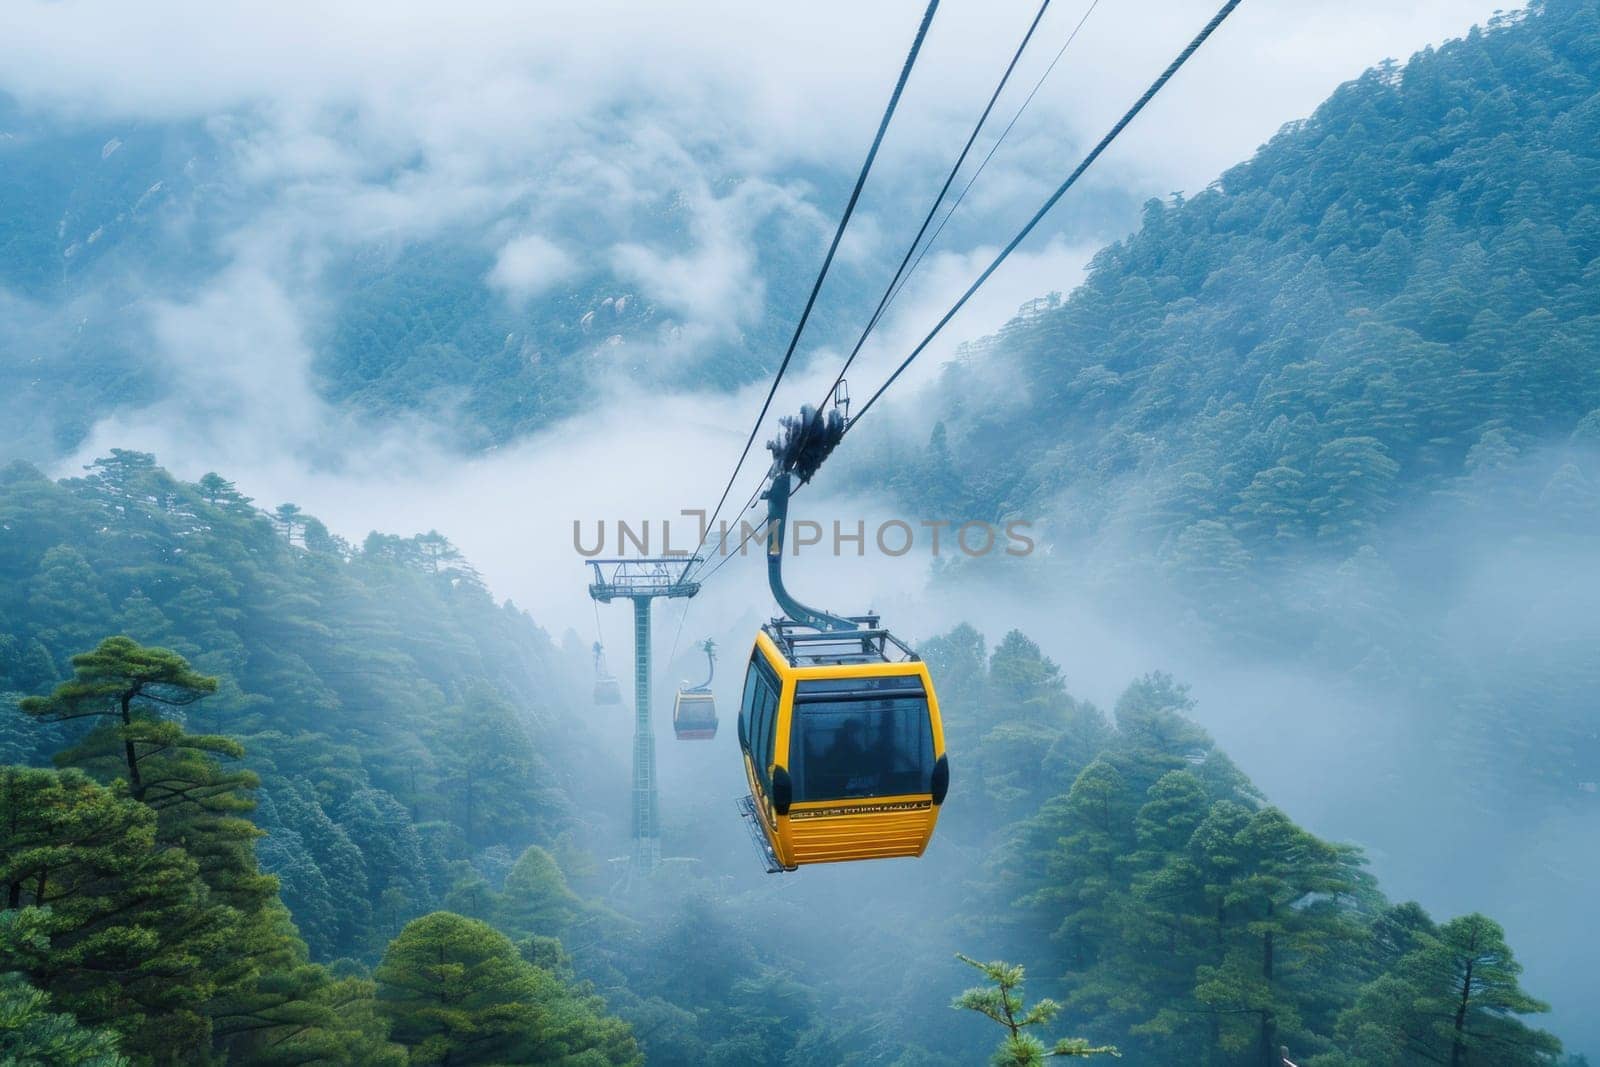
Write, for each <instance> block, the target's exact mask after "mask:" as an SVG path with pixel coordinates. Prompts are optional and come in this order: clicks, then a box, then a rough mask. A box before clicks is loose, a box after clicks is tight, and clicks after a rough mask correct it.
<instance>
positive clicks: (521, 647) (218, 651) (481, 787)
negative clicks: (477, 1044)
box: [0, 452, 604, 959]
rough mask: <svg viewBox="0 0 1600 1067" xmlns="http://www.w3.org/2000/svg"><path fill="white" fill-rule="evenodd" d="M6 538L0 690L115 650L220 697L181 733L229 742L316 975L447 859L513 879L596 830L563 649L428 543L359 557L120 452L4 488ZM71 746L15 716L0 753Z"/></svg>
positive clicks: (419, 895)
mask: <svg viewBox="0 0 1600 1067" xmlns="http://www.w3.org/2000/svg"><path fill="white" fill-rule="evenodd" d="M0 528H3V529H4V531H5V536H4V537H3V538H0V620H3V626H0V688H3V689H4V690H8V691H10V692H12V694H13V699H14V698H15V694H23V693H37V692H41V691H45V690H47V689H48V688H49V687H51V686H53V685H54V684H55V683H56V682H57V681H59V680H60V679H61V678H62V677H64V676H66V675H67V674H68V673H70V668H69V662H68V661H69V659H70V657H72V656H73V655H75V654H77V653H80V652H84V651H87V650H89V649H90V648H92V647H94V645H95V644H96V643H97V642H98V641H99V640H100V639H101V638H102V637H105V636H107V635H111V634H126V635H128V636H130V637H132V638H134V639H135V640H136V641H139V642H141V643H143V644H147V645H157V646H162V647H167V648H171V649H173V650H174V651H176V652H178V653H180V654H182V655H184V656H185V657H187V658H188V659H189V660H190V661H191V662H192V664H193V665H194V667H195V668H196V669H197V670H199V671H202V672H206V673H209V674H213V675H216V676H218V677H220V678H221V679H223V682H222V687H221V690H220V691H219V692H218V693H217V694H216V695H215V696H212V697H208V698H207V699H206V701H205V702H203V703H201V704H198V705H196V707H195V708H194V710H193V711H192V713H190V714H189V716H188V718H189V720H190V721H189V724H188V725H189V727H190V728H191V729H194V730H198V731H201V732H226V733H227V734H229V735H231V736H234V737H236V738H238V739H239V740H241V741H242V742H243V744H244V746H245V748H246V751H247V753H248V756H247V765H248V766H250V767H251V768H253V769H254V770H256V771H257V772H258V773H259V774H260V776H261V778H262V780H263V785H264V789H263V801H262V805H261V808H260V810H259V812H258V819H259V821H260V822H262V824H263V825H267V826H271V827H273V828H275V829H277V830H279V831H280V832H278V833H275V834H273V835H272V836H271V837H269V838H268V839H267V840H266V841H264V842H263V845H262V856H263V862H264V866H265V868H266V869H267V870H268V871H270V872H272V873H275V874H278V875H279V877H280V878H281V879H282V881H283V885H284V896H285V899H286V901H287V902H288V904H289V906H290V908H291V909H292V910H293V911H294V913H295V916H296V920H297V922H298V923H299V925H300V928H301V931H302V933H303V934H304V935H305V937H306V939H307V941H308V942H309V943H310V945H311V946H312V949H313V951H315V952H316V953H317V954H318V955H319V956H320V957H322V958H330V959H331V958H333V957H336V956H339V955H347V954H356V953H361V952H365V951H369V950H370V949H371V948H372V947H373V946H374V945H378V946H381V944H382V943H383V942H384V941H386V940H387V939H388V937H389V936H392V934H393V933H394V931H395V929H397V925H396V924H397V923H399V922H400V921H403V920H404V919H405V918H408V917H410V916H411V915H415V914H417V913H419V912H420V911H424V910H426V909H427V908H428V907H430V906H431V905H433V904H435V903H437V902H438V901H439V900H441V899H442V898H443V896H444V894H445V893H446V892H447V891H448V890H449V889H450V886H451V876H450V875H449V874H448V866H449V863H450V862H451V861H452V860H465V859H476V860H477V861H478V862H479V863H480V864H488V865H489V866H490V867H492V866H493V865H494V863H496V862H499V863H500V864H501V865H502V866H505V865H509V862H510V860H511V859H514V858H515V855H514V854H511V855H509V856H507V857H506V858H504V859H501V860H498V861H496V860H495V858H494V857H495V856H496V855H497V852H496V850H497V849H498V853H504V852H505V851H506V849H507V848H508V847H510V846H515V847H516V848H517V849H519V850H520V848H521V847H523V846H525V845H527V844H529V843H531V842H534V841H538V842H542V843H544V844H547V845H552V846H554V845H555V844H556V842H557V841H558V839H560V837H561V834H562V833H563V832H565V831H572V830H573V829H575V828H578V827H579V826H580V825H581V823H580V819H593V818H596V817H600V818H603V817H604V816H603V814H597V813H594V812H587V813H585V814H584V815H583V816H579V815H578V813H576V812H574V811H573V809H572V807H571V804H570V800H569V797H570V784H571V783H570V779H569V778H568V777H567V775H568V774H569V772H568V771H567V770H566V768H568V767H571V766H573V765H574V764H577V763H581V762H582V760H581V758H580V755H579V754H580V753H582V752H584V751H585V749H584V748H583V743H584V739H583V737H582V735H580V734H578V733H576V732H575V729H574V723H573V722H572V720H571V719H570V718H569V717H568V716H567V715H565V714H564V708H565V706H566V705H567V703H569V701H570V699H571V694H572V692H573V690H572V689H571V688H570V681H569V675H568V673H567V672H566V671H565V670H564V669H563V665H562V657H561V654H560V652H559V650H557V649H556V648H555V647H554V646H553V645H551V643H550V641H549V639H548V638H547V637H546V636H545V635H544V633H543V632H542V631H540V630H539V629H538V628H537V627H536V626H535V625H534V624H533V623H532V622H531V621H530V620H529V618H528V617H527V615H526V614H524V613H522V612H521V611H518V610H517V609H516V608H514V607H513V606H512V605H510V604H505V605H496V604H495V603H494V602H493V600H492V599H491V598H490V596H489V594H488V593H487V592H486V591H485V589H484V587H483V585H482V583H481V582H479V581H478V579H477V577H476V575H475V574H474V573H473V572H472V570H471V569H470V568H469V567H467V566H466V565H465V563H463V562H462V561H461V560H460V558H459V555H458V554H457V553H456V552H455V550H454V549H453V548H452V547H451V546H450V544H449V542H448V541H446V540H445V539H444V538H443V537H441V536H438V535H426V536H422V537H417V538H412V539H401V538H398V537H387V536H383V535H377V534H374V535H373V536H372V537H370V538H369V539H368V541H367V543H366V544H365V545H363V546H362V547H361V548H360V549H354V548H352V547H351V546H349V545H345V544H343V543H342V542H340V541H339V540H338V539H337V538H334V537H331V536H330V535H329V534H328V532H327V530H326V529H325V528H324V527H323V526H322V524H321V523H319V522H317V521H316V520H315V519H312V518H309V517H305V516H301V515H299V514H297V513H296V512H295V510H294V509H293V508H289V509H286V510H284V511H282V512H281V513H279V515H278V517H277V518H276V521H271V520H269V519H268V518H267V516H266V515H264V514H263V513H262V512H259V511H257V510H256V509H255V508H254V507H253V506H252V505H251V504H250V502H249V501H248V500H247V499H246V498H244V497H243V496H241V495H240V494H239V493H238V492H237V491H236V490H234V488H233V487H232V485H231V484H229V483H228V482H226V481H224V480H223V479H221V478H215V477H212V478H207V479H206V480H204V481H203V482H201V483H200V484H197V485H196V484H188V483H183V482H179V481H177V480H175V479H173V478H172V477H170V476H169V475H167V474H166V472H165V471H163V470H161V469H160V468H158V467H156V466H155V464H154V461H153V459H152V457H149V456H146V455H142V454H139V453H129V452H119V453H117V454H115V455H114V456H112V457H108V458H107V459H106V460H105V461H103V462H101V463H99V464H96V465H95V466H94V467H93V468H92V469H91V470H90V471H89V472H88V473H87V474H86V475H85V476H84V477H83V478H79V479H71V480H68V481H66V482H62V483H54V482H51V481H50V480H48V479H46V478H44V477H43V476H41V475H40V474H38V473H37V472H36V471H34V470H33V469H31V468H29V467H26V466H23V465H17V466H13V467H11V468H9V469H7V470H6V472H5V474H4V476H3V478H0ZM64 728H65V727H57V728H54V729H48V728H47V729H41V727H40V725H38V724H34V723H27V722H23V721H21V720H20V719H19V718H18V717H17V716H15V715H11V714H8V715H6V716H5V717H4V718H0V749H3V752H4V755H5V758H6V759H8V760H9V761H13V762H29V763H36V764H37V763H40V762H44V763H48V754H49V753H50V752H52V751H53V750H54V749H55V748H57V747H59V745H60V744H61V743H62V742H63V741H65V740H72V738H70V737H63V736H62V734H61V732H60V731H61V730H62V729H64ZM352 839H354V840H358V841H361V842H362V844H361V845H359V846H355V847H354V848H352Z"/></svg>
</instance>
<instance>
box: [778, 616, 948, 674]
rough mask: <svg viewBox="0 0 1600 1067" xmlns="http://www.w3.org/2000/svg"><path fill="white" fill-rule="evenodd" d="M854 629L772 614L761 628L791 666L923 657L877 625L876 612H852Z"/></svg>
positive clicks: (895, 661) (887, 661)
mask: <svg viewBox="0 0 1600 1067" xmlns="http://www.w3.org/2000/svg"><path fill="white" fill-rule="evenodd" d="M848 618H849V621H851V622H853V623H855V624H856V626H857V628H856V629H854V630H816V629H813V628H812V627H809V626H805V625H803V624H801V623H798V622H795V621H794V620H793V619H786V618H775V619H773V620H772V621H770V622H768V623H767V624H766V625H765V626H763V627H762V628H761V629H762V630H763V631H765V633H766V635H767V636H768V637H770V638H772V643H773V644H775V645H777V646H778V651H779V652H781V653H783V658H784V659H786V660H788V661H789V664H790V665H791V666H794V667H835V666H839V665H841V664H847V663H915V662H917V661H918V660H920V659H921V658H922V657H921V656H919V655H917V654H916V652H915V651H913V650H912V648H911V646H910V645H908V644H906V643H905V642H904V641H902V640H900V639H899V638H898V637H896V636H895V635H894V634H892V633H890V632H889V631H888V630H885V629H884V628H883V627H881V626H879V625H878V616H876V615H851V616H848Z"/></svg>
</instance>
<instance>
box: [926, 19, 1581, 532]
mask: <svg viewBox="0 0 1600 1067" xmlns="http://www.w3.org/2000/svg"><path fill="white" fill-rule="evenodd" d="M1597 26H1600V8H1597V7H1596V5H1595V4H1594V3H1593V2H1591V0H1549V2H1546V3H1540V4H1536V5H1534V7H1533V8H1532V10H1531V11H1530V12H1529V13H1528V14H1527V15H1526V16H1525V17H1524V16H1521V15H1517V16H1506V17H1504V18H1502V19H1500V20H1498V21H1497V22H1496V23H1495V24H1493V25H1492V26H1491V27H1490V28H1489V29H1488V30H1482V31H1480V30H1477V29H1474V30H1473V32H1472V33H1471V34H1469V35H1468V36H1467V37H1466V38H1465V39H1463V40H1458V41H1453V42H1450V43H1449V44H1446V45H1444V46H1443V47H1441V48H1439V49H1438V50H1437V51H1435V50H1428V51H1425V52H1423V53H1421V54H1419V55H1418V56H1416V57H1415V58H1413V59H1412V60H1411V62H1409V63H1408V64H1406V65H1405V66H1404V67H1397V66H1395V65H1393V64H1386V65H1384V66H1382V67H1379V68H1376V69H1374V70H1371V71H1369V72H1367V74H1365V75H1364V76H1363V77H1361V78H1360V79H1358V80H1356V81H1354V82H1351V83H1349V84H1347V85H1345V86H1344V87H1342V88H1341V89H1340V90H1339V91H1338V92H1336V93H1335V94H1334V95H1333V97H1332V98H1330V99H1329V100H1328V101H1327V103H1325V104H1324V105H1323V106H1322V107H1321V108H1319V109H1318V111H1317V112H1316V114H1315V115H1314V116H1312V117H1311V118H1310V119H1308V120H1306V121H1304V122H1300V123H1295V124H1292V125H1290V126H1288V127H1286V128H1285V129H1284V130H1283V131H1282V132H1281V133H1280V134H1279V135H1278V136H1276V137H1275V138H1273V140H1272V141H1271V142H1270V143H1268V144H1267V145H1266V146H1265V147H1263V148H1262V149H1261V151H1260V152H1259V153H1257V155H1256V156H1255V158H1254V159H1252V160H1250V161H1249V162H1248V163H1245V164H1242V165H1240V166H1238V167H1235V168H1234V169H1232V170H1230V171H1228V172H1227V173H1226V174H1224V175H1223V176H1222V178H1221V179H1219V180H1218V181H1217V183H1216V184H1215V185H1214V186H1213V187H1211V188H1209V189H1207V190H1205V191H1203V192H1201V193H1199V194H1197V195H1195V196H1192V197H1189V198H1187V199H1185V198H1182V197H1178V198H1176V199H1174V200H1173V201H1172V202H1167V203H1163V202H1159V201H1152V202H1151V203H1150V204H1149V205H1147V207H1146V212H1145V219H1144V224H1143V226H1142V227H1141V229H1140V231H1139V232H1138V233H1137V234H1135V235H1134V236H1132V237H1130V238H1129V239H1127V240H1126V241H1123V242H1119V243H1117V244H1115V245H1112V246H1111V247H1109V248H1107V249H1105V250H1104V251H1102V252H1101V253H1100V254H1099V255H1098V256H1097V257H1096V259H1095V260H1094V263H1093V266H1092V269H1091V271H1090V273H1089V276H1088V278H1087V280H1086V281H1085V283H1084V285H1083V286H1082V287H1081V288H1080V289H1078V290H1076V291H1075V292H1073V293H1072V295H1071V296H1070V297H1069V298H1068V299H1066V300H1065V301H1060V302H1057V303H1056V306H1047V307H1043V308H1040V309H1037V310H1036V311H1035V312H1034V313H1032V314H1030V315H1028V316H1027V317H1025V318H1022V319H1019V320H1017V321H1016V322H1014V323H1012V325H1011V326H1010V328H1008V329H1007V330H1006V331H1005V333H1004V334H1003V335H1001V336H1000V337H998V338H995V339H992V340H991V341H990V342H989V343H988V345H987V346H985V350H984V351H983V353H982V354H983V356H984V357H986V358H989V357H992V358H997V359H1000V360H1002V361H1006V362H1009V363H1014V364H1015V365H1016V366H1017V368H1018V369H1019V372H1020V373H1021V375H1022V385H1021V388H1020V389H1019V390H1018V401H1019V405H1020V407H1019V408H1011V407H1007V406H1004V405H1002V407H1001V409H1000V410H998V411H996V412H993V413H992V414H991V413H989V412H986V411H983V410H967V411H963V412H962V413H961V417H960V418H958V419H956V420H953V423H952V425H950V426H949V427H948V431H949V437H948V439H947V446H948V447H949V449H950V450H951V451H952V452H954V453H955V454H957V455H959V456H960V457H961V461H962V465H963V466H967V465H968V464H969V461H970V466H971V467H974V468H977V469H978V470H979V471H981V473H978V474H973V475H971V476H970V480H962V481H961V483H960V486H959V487H960V489H961V490H964V493H965V495H966V496H967V497H968V498H970V502H971V506H973V507H982V508H984V509H986V510H991V509H992V510H999V511H1007V510H1016V509H1020V508H1023V507H1026V506H1028V505H1030V504H1036V503H1037V502H1039V501H1041V500H1048V499H1050V498H1052V497H1053V496H1054V495H1055V494H1057V493H1059V492H1061V491H1063V490H1066V489H1075V490H1077V499H1078V500H1079V502H1080V506H1089V507H1090V508H1092V509H1093V510H1092V511H1091V515H1092V519H1093V520H1094V521H1098V522H1105V521H1108V520H1109V519H1111V518H1113V517H1115V518H1116V519H1117V520H1118V521H1119V522H1120V523H1121V524H1122V525H1123V526H1124V527H1126V528H1127V529H1128V530H1129V531H1130V532H1132V533H1134V534H1138V535H1143V536H1145V537H1148V538H1149V539H1151V540H1152V541H1153V542H1154V543H1155V544H1156V545H1157V546H1159V548H1160V549H1161V550H1162V551H1163V552H1164V553H1165V554H1172V553H1176V552H1178V551H1180V550H1181V549H1180V546H1182V545H1183V544H1184V542H1185V537H1186V535H1190V538H1191V540H1192V536H1193V535H1192V531H1193V530H1194V529H1195V528H1196V526H1197V525H1198V524H1201V523H1206V522H1210V523H1214V524H1220V529H1217V530H1216V534H1218V535H1224V536H1231V537H1233V538H1236V539H1238V540H1239V541H1240V542H1241V543H1242V545H1243V546H1244V547H1245V549H1246V550H1247V551H1248V552H1249V553H1251V554H1252V555H1254V556H1261V557H1265V558H1268V559H1270V558H1273V557H1276V556H1281V555H1283V554H1285V553H1289V552H1292V551H1293V550H1295V549H1296V548H1298V547H1300V546H1303V545H1306V544H1318V545H1324V546H1328V547H1330V548H1334V549H1343V550H1348V549H1350V548H1352V547H1354V546H1357V545H1359V544H1362V543H1364V542H1365V541H1366V540H1367V539H1369V538H1370V536H1371V531H1372V529H1373V527H1374V526H1375V524H1377V523H1378V522H1379V520H1380V519H1381V518H1382V517H1383V516H1384V515H1385V514H1386V513H1387V512H1389V511H1392V510H1393V509H1394V508H1395V507H1396V506H1397V504H1399V503H1400V502H1401V501H1403V500H1405V499H1407V498H1410V497H1414V496H1416V495H1417V494H1418V493H1419V492H1427V491H1429V490H1431V489H1437V488H1440V487H1442V486H1443V485H1445V484H1446V483H1448V482H1449V481H1450V480H1452V479H1455V478H1457V477H1459V476H1461V475H1462V474H1464V473H1470V472H1472V471H1473V470H1476V469H1479V468H1481V467H1482V466H1484V465H1485V464H1486V463H1487V462H1489V461H1490V458H1491V457H1492V456H1499V455H1501V454H1503V453H1504V452H1506V451H1507V450H1508V449H1509V450H1511V451H1513V452H1514V451H1516V450H1518V449H1521V448H1526V447H1527V446H1529V445H1531V444H1537V443H1541V442H1546V441H1564V440H1565V439H1566V438H1567V437H1568V436H1569V435H1570V434H1572V433H1573V431H1574V430H1575V429H1576V428H1577V426H1578V424H1579V420H1581V419H1582V418H1583V417H1584V416H1585V415H1588V414H1590V413H1591V412H1594V411H1596V410H1597V408H1600V372H1597V370H1596V368H1595V365H1594V361H1593V358H1592V356H1593V353H1594V351H1595V348H1596V346H1597V345H1600V261H1597V258H1596V257H1597V256H1600V95H1597V94H1600V28H1597ZM981 363H982V360H980V359H978V358H974V359H973V361H972V366H971V367H970V368H969V367H967V366H964V365H961V364H957V365H956V366H955V367H953V368H952V370H951V372H950V373H951V376H952V379H953V380H952V383H951V384H952V388H953V389H958V388H959V387H960V386H961V385H962V379H963V376H964V375H967V374H974V375H981V374H982V372H983V370H982V366H981ZM1002 427H1009V428H1012V429H1013V433H1011V434H1005V433H1001V432H999V431H1000V429H1001V428H1002ZM1589 432H1591V433H1592V432H1593V428H1592V426H1591V428H1590V431H1589ZM1019 434H1020V435H1021V437H1020V440H1019V438H1018V435H1019ZM1000 448H1004V449H1005V450H1006V454H1010V453H1011V451H1012V450H1017V451H1020V452H1021V454H1022V455H1023V456H1024V457H1025V458H1024V461H1023V462H1022V463H1021V464H1011V463H985V462H983V460H985V459H989V458H995V457H998V456H999V455H1000V454H1001V453H1000V452H998V451H996V450H997V449H1000ZM936 458H937V457H936ZM1152 472H1156V473H1159V475H1160V477H1158V478H1155V479H1153V484H1152V485H1151V486H1150V489H1149V495H1148V497H1147V498H1145V499H1140V500H1134V501H1128V500H1126V499H1124V497H1123V496H1122V494H1120V493H1119V492H1118V490H1119V489H1120V488H1121V479H1122V478H1124V477H1126V476H1129V475H1135V474H1150V473H1152ZM941 473H944V474H945V475H946V480H948V479H949V478H951V477H954V478H957V479H960V478H961V472H959V471H958V472H948V471H945V472H941ZM1202 529H1209V527H1202Z"/></svg>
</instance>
